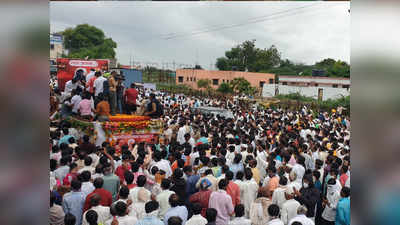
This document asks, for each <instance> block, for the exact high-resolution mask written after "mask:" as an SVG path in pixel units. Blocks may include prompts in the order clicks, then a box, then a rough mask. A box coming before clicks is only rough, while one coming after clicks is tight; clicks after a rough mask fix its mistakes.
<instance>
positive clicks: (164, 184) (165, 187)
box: [156, 179, 175, 219]
mask: <svg viewBox="0 0 400 225" xmlns="http://www.w3.org/2000/svg"><path fill="white" fill-rule="evenodd" d="M170 185H171V181H170V180H168V179H163V180H162V181H161V188H162V191H161V193H160V194H158V195H157V197H156V200H157V202H158V203H159V204H160V210H159V212H158V217H159V218H160V219H163V218H164V215H165V213H166V212H167V211H168V209H170V208H171V206H170V204H169V197H170V196H171V195H172V194H175V192H174V191H170V190H169V188H170Z"/></svg>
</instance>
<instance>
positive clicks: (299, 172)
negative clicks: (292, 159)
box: [292, 163, 306, 183]
mask: <svg viewBox="0 0 400 225" xmlns="http://www.w3.org/2000/svg"><path fill="white" fill-rule="evenodd" d="M292 171H293V172H294V173H295V174H296V180H297V181H300V183H301V182H302V181H303V176H304V173H305V172H306V169H305V168H304V167H303V166H302V165H300V164H298V163H296V164H295V165H294V166H293V168H292Z"/></svg>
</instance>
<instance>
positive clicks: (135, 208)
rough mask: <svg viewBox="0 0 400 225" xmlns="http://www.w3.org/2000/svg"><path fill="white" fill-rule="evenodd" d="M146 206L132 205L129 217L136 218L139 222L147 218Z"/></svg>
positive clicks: (142, 203) (140, 204) (141, 204)
mask: <svg viewBox="0 0 400 225" xmlns="http://www.w3.org/2000/svg"><path fill="white" fill-rule="evenodd" d="M145 204H146V203H144V202H136V203H132V205H131V206H130V211H129V216H133V217H136V218H137V219H138V220H141V219H143V217H144V216H146V210H145Z"/></svg>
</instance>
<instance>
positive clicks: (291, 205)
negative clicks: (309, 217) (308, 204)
mask: <svg viewBox="0 0 400 225" xmlns="http://www.w3.org/2000/svg"><path fill="white" fill-rule="evenodd" d="M285 198H286V201H285V202H284V203H283V204H282V210H281V219H282V222H283V223H284V224H285V225H287V224H288V222H289V221H290V220H291V219H293V218H294V217H295V216H296V215H297V208H298V207H299V206H300V203H299V202H298V201H296V200H295V199H294V196H293V189H286V191H285Z"/></svg>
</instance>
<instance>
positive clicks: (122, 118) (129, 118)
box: [108, 114, 150, 122]
mask: <svg viewBox="0 0 400 225" xmlns="http://www.w3.org/2000/svg"><path fill="white" fill-rule="evenodd" d="M108 119H109V120H110V121H111V122H137V121H149V120H150V117H149V116H136V115H123V114H116V115H115V116H109V117H108Z"/></svg>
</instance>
